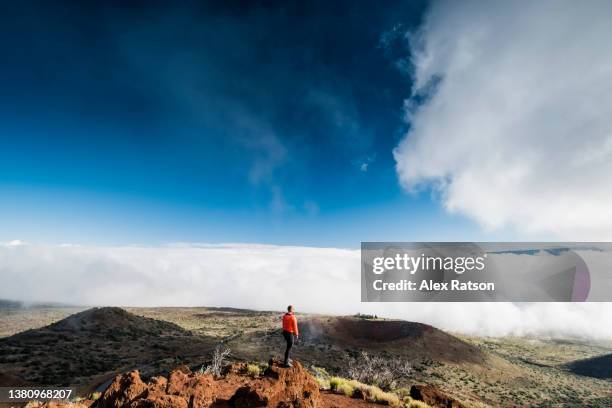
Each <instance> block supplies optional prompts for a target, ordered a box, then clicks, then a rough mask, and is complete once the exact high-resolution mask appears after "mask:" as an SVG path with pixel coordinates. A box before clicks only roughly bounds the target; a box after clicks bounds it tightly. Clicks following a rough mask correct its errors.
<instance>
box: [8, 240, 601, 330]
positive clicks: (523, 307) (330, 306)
mask: <svg viewBox="0 0 612 408" xmlns="http://www.w3.org/2000/svg"><path fill="white" fill-rule="evenodd" d="M0 280H1V281H2V285H1V286H0V298H4V299H19V300H25V301H31V302H36V301H40V302H47V301H56V302H64V303H71V304H76V305H116V306H230V307H238V308H250V309H259V310H282V309H284V307H285V306H286V305H288V304H294V305H295V306H296V309H297V311H298V312H311V313H329V314H355V313H368V314H378V315H380V316H384V317H393V318H402V319H407V320H414V321H420V322H425V323H429V324H432V325H434V326H437V327H440V328H443V329H446V330H451V331H457V332H463V333H472V334H480V335H492V336H500V335H510V334H512V335H538V336H571V337H587V338H596V339H612V326H611V325H610V324H609V322H610V318H611V316H612V303H581V304H579V303H533V304H514V303H379V304H377V303H361V302H360V295H361V291H360V252H359V251H358V250H347V249H336V248H310V247H289V246H271V245H251V244H227V245H187V244H178V245H167V246H147V247H145V246H133V247H132V246H130V247H93V246H87V247H86V246H77V245H39V244H36V245H35V244H24V243H21V242H13V243H7V244H3V245H0Z"/></svg>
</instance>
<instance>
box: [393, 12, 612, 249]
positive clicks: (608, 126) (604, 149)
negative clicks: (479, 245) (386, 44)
mask: <svg viewBox="0 0 612 408" xmlns="http://www.w3.org/2000/svg"><path fill="white" fill-rule="evenodd" d="M611 17H612V4H611V3H609V2H605V1H591V2H588V3H585V4H580V5H577V4H576V3H575V2H571V1H561V2H555V3H554V4H550V3H546V2H485V3H483V2H475V1H472V2H461V3H457V2H437V3H434V4H433V5H432V7H431V9H430V10H429V13H428V14H427V17H426V19H425V22H424V24H423V26H422V27H421V29H420V30H419V31H418V32H417V33H414V34H413V35H411V36H410V44H411V51H412V62H413V67H414V79H415V83H414V86H413V89H412V95H411V97H410V98H409V99H408V100H407V102H406V107H407V120H408V121H409V123H410V130H409V131H408V133H407V134H406V136H405V138H404V139H403V140H402V141H401V143H400V144H399V146H397V148H396V149H395V151H394V156H395V160H396V164H397V165H396V168H397V173H398V176H399V179H400V182H401V184H402V186H403V187H404V188H405V189H407V190H409V191H418V190H420V189H421V188H424V187H432V186H433V189H434V190H435V191H436V192H437V193H438V196H439V197H440V199H441V200H442V203H443V205H444V207H445V208H446V209H447V210H448V211H451V212H457V213H461V214H464V215H467V216H468V217H470V218H472V219H474V220H476V221H477V222H478V223H479V224H480V225H482V226H483V227H485V228H487V229H490V230H495V229H503V228H512V229H515V230H516V231H518V232H519V234H521V236H525V237H527V236H545V237H551V238H553V237H554V238H561V239H566V240H607V239H610V238H612V232H611V231H612V183H611V181H610V176H609V175H610V174H612V122H611V121H610V112H612V53H610V41H609V39H610V38H611V37H612V25H610V18H611Z"/></svg>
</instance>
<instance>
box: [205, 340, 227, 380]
mask: <svg viewBox="0 0 612 408" xmlns="http://www.w3.org/2000/svg"><path fill="white" fill-rule="evenodd" d="M230 351H231V350H230V349H229V348H227V347H224V346H223V345H221V344H218V345H217V347H215V350H214V351H213V354H212V361H211V362H210V364H209V365H208V366H207V367H206V368H205V369H204V373H205V374H212V375H214V376H215V377H220V376H221V374H222V373H223V368H224V367H225V366H226V365H227V357H228V356H229V355H230Z"/></svg>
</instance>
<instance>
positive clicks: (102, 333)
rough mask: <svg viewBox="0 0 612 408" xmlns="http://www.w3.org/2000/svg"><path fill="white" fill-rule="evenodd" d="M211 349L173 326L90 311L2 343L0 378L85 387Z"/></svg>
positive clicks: (105, 310) (110, 310)
mask: <svg viewBox="0 0 612 408" xmlns="http://www.w3.org/2000/svg"><path fill="white" fill-rule="evenodd" d="M214 344H215V342H214V341H213V340H211V339H209V338H207V337H205V336H193V335H192V333H191V332H190V331H187V330H184V329H182V328H180V327H179V326H177V325H175V324H173V323H169V322H164V321H159V320H155V319H150V318H146V317H140V316H136V315H133V314H131V313H128V312H126V311H125V310H123V309H120V308H115V307H105V308H94V309H89V310H86V311H83V312H81V313H77V314H74V315H72V316H69V317H67V318H65V319H63V320H61V321H59V322H56V323H54V324H51V325H49V326H45V327H42V328H39V329H33V330H27V331H25V332H22V333H18V334H15V335H13V336H10V337H7V338H3V339H0V372H2V373H5V374H7V375H11V376H13V377H14V378H19V379H22V380H24V381H28V382H31V383H34V384H44V385H69V384H72V385H74V384H79V385H84V384H90V383H91V382H92V380H94V379H95V378H100V376H102V377H104V375H105V374H106V375H107V376H108V375H110V376H112V375H114V374H115V373H117V372H119V371H125V370H130V369H134V368H139V367H142V366H143V365H149V364H152V363H153V364H157V362H159V361H163V360H170V361H169V362H168V363H172V364H175V362H174V360H175V358H177V357H184V356H189V355H202V354H207V353H208V352H210V350H211V349H212V348H213V347H214ZM103 380H104V379H101V381H103Z"/></svg>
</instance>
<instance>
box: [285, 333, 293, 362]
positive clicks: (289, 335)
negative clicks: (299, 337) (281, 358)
mask: <svg viewBox="0 0 612 408" xmlns="http://www.w3.org/2000/svg"><path fill="white" fill-rule="evenodd" d="M283 337H284V338H285V341H286V342H287V349H285V365H287V364H289V353H291V347H293V333H291V332H288V331H285V330H283Z"/></svg>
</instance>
